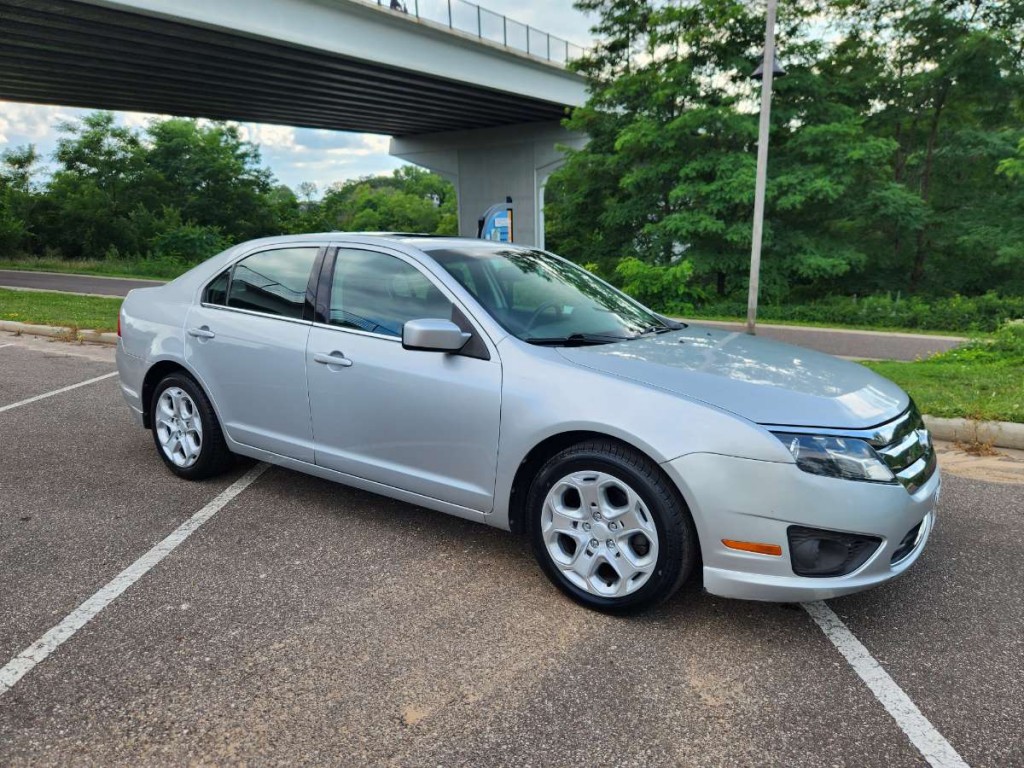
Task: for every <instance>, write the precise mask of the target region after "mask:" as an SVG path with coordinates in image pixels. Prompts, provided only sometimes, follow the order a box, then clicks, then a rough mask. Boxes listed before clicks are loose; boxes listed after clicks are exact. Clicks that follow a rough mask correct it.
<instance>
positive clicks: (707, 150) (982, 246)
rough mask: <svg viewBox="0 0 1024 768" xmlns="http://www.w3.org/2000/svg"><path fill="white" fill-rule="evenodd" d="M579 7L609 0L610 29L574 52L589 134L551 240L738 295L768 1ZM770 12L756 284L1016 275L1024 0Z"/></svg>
mask: <svg viewBox="0 0 1024 768" xmlns="http://www.w3.org/2000/svg"><path fill="white" fill-rule="evenodd" d="M577 7H579V8H581V9H583V10H586V11H590V12H596V13H598V14H599V15H600V20H599V22H598V24H597V26H596V27H595V31H596V32H597V33H598V34H599V35H600V39H601V41H600V42H599V44H598V45H597V47H596V48H595V49H594V51H593V52H592V53H590V54H589V55H588V56H586V57H585V58H584V59H582V60H581V61H580V62H579V63H578V64H577V65H576V67H577V69H578V70H579V71H580V72H581V73H583V74H584V75H585V76H586V77H587V80H588V84H589V88H590V97H589V99H588V102H587V104H586V105H585V106H583V107H582V108H580V109H577V110H576V111H575V112H574V113H573V114H572V116H571V117H570V118H569V119H568V120H567V121H566V122H567V125H568V127H570V128H572V129H574V130H579V131H583V132H586V133H587V134H589V136H590V138H591V140H590V143H589V144H588V146H587V147H586V148H585V149H583V150H580V151H578V152H572V153H570V154H569V157H568V159H567V162H566V164H565V166H564V167H563V168H562V169H561V170H560V171H559V172H558V173H556V174H555V176H554V177H553V178H552V179H551V181H550V182H549V186H548V200H549V204H548V209H547V221H548V225H549V241H550V242H551V243H552V245H553V246H554V247H556V248H558V249H561V250H562V251H563V252H565V253H566V254H567V255H569V256H570V257H572V258H575V259H576V260H578V261H580V262H583V263H594V264H596V265H597V266H598V268H599V269H601V271H602V272H604V273H605V274H606V275H610V276H614V274H615V272H614V268H615V265H616V264H617V263H618V262H619V261H620V260H622V259H627V258H639V259H641V260H643V261H645V262H647V263H650V264H653V265H655V266H658V265H661V266H662V267H665V266H667V265H669V264H674V263H677V262H678V261H679V260H681V259H685V260H686V261H688V262H690V263H692V265H693V275H694V279H695V280H697V281H698V288H700V287H701V286H703V287H704V289H706V290H711V291H713V292H714V293H716V294H718V295H720V296H739V295H742V294H743V293H745V290H746V273H747V265H748V263H749V244H750V230H751V227H750V220H751V215H752V205H753V188H754V155H755V149H756V140H757V138H756V121H755V116H754V112H755V110H756V108H757V93H756V90H755V89H756V83H753V82H752V81H751V80H750V79H749V73H750V71H751V69H752V68H753V65H754V62H755V61H756V59H757V58H758V57H759V56H760V53H761V46H762V45H763V42H762V40H763V38H762V35H763V8H761V7H758V6H757V5H755V4H750V3H746V2H739V1H734V0H680V1H679V2H671V3H670V2H652V1H650V0H581V1H580V2H577ZM781 12H782V16H781V17H780V22H779V34H778V40H779V42H778V50H779V53H780V58H781V60H782V63H783V64H784V65H785V68H786V69H787V71H788V74H787V76H786V77H785V78H783V79H780V80H777V82H776V96H775V99H774V103H773V111H772V127H771V151H770V153H769V177H768V178H769V183H768V198H767V209H766V222H765V225H766V231H765V247H764V261H763V264H762V286H763V288H762V290H763V292H764V294H765V295H766V297H767V298H768V299H770V300H771V299H774V300H781V299H782V298H784V297H786V296H793V295H795V296H797V297H800V296H817V295H820V294H822V293H827V292H831V291H847V292H850V291H852V292H864V291H865V290H871V289H883V290H892V289H893V288H894V287H895V288H898V289H922V288H924V289H927V290H930V291H939V292H942V291H950V290H963V291H969V292H981V291H983V290H985V288H986V287H989V288H990V287H992V284H993V281H992V278H993V277H995V276H998V278H999V280H1000V283H1001V284H1003V285H1008V284H1010V283H1012V281H1013V275H1011V273H1010V270H1011V269H1013V268H1015V267H1017V266H1019V265H1018V263H1017V262H1016V261H1015V259H1016V257H1015V256H1014V254H1016V253H1019V252H1020V250H1021V248H1020V243H1021V241H1020V239H1019V234H1018V233H1019V227H1017V226H1016V224H1015V223H1012V222H1009V221H1007V220H1006V217H1005V216H1000V214H999V209H1000V208H1003V210H1004V211H1005V210H1006V206H1007V205H1009V206H1010V210H1014V211H1020V209H1019V208H1015V207H1014V206H1015V205H1016V204H1017V203H1015V202H1014V201H1016V200H1018V199H1019V198H1018V197H1016V196H1015V192H1014V190H1015V188H1016V187H1015V182H1014V180H1013V178H1012V175H1011V174H1010V173H1009V172H1006V173H1004V174H1003V175H1002V176H998V178H997V173H996V168H997V167H999V163H1000V162H1002V161H1005V160H1006V159H1007V158H1008V157H1009V156H1010V155H1012V152H1013V148H1014V146H1015V144H1016V142H1017V140H1018V138H1020V136H1021V135H1022V134H1021V125H1022V120H1021V117H1022V115H1021V104H1022V100H1021V99H1020V94H1021V92H1022V84H1024V81H1022V78H1021V73H1022V68H1021V64H1022V60H1024V51H1022V43H1021V35H1022V33H1024V0H1011V1H1010V2H1005V3H1001V2H995V1H994V0H972V2H957V1H955V0H948V1H946V2H941V3H935V2H926V0H795V1H794V2H787V3H784V4H783V5H782V8H781ZM1007 167H1009V166H1007ZM1017 220H1019V217H1018V219H1017ZM951 278H952V279H951Z"/></svg>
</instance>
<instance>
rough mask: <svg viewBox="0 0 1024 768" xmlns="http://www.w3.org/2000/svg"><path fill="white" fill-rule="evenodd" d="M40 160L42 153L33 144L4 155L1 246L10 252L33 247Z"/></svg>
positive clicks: (0, 166)
mask: <svg viewBox="0 0 1024 768" xmlns="http://www.w3.org/2000/svg"><path fill="white" fill-rule="evenodd" d="M38 162H39V154H38V153H37V152H36V148H35V147H34V146H33V145H31V144H29V145H28V146H24V147H17V148H15V149H9V150H6V151H4V152H3V153H2V154H0V249H3V251H5V252H7V253H10V252H17V251H21V250H24V249H27V248H29V247H30V244H31V238H32V232H31V229H30V227H31V221H32V219H33V214H34V208H35V204H36V202H37V197H36V194H35V190H34V184H33V178H34V175H35V168H36V164H37V163H38Z"/></svg>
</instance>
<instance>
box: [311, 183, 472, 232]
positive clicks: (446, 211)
mask: <svg viewBox="0 0 1024 768" xmlns="http://www.w3.org/2000/svg"><path fill="white" fill-rule="evenodd" d="M299 227H300V228H304V229H306V230H307V231H309V230H341V231H364V232H381V231H384V232H386V231H393V232H422V233H424V234H439V235H449V234H456V233H457V231H458V219H457V211H456V197H455V188H454V187H453V186H452V185H451V184H450V183H449V182H447V181H445V180H444V179H442V178H441V177H440V176H438V175H436V174H433V173H429V172H428V171H424V170H423V169H421V168H414V167H412V166H406V167H403V168H399V169H398V170H396V171H395V172H394V173H393V174H392V175H391V176H368V177H366V178H362V179H356V180H353V181H347V182H344V183H343V184H339V185H337V186H334V187H332V188H331V189H330V190H328V192H327V194H326V195H324V198H323V200H322V201H321V202H320V203H313V202H308V203H307V204H306V210H305V212H304V214H303V215H302V216H301V217H300V219H299Z"/></svg>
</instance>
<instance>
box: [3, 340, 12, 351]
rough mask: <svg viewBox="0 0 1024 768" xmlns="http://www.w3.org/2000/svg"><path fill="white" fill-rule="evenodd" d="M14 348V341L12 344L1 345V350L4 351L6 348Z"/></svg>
mask: <svg viewBox="0 0 1024 768" xmlns="http://www.w3.org/2000/svg"><path fill="white" fill-rule="evenodd" d="M13 346H14V342H13V341H12V342H11V343H10V344H0V349H3V348H4V347H13Z"/></svg>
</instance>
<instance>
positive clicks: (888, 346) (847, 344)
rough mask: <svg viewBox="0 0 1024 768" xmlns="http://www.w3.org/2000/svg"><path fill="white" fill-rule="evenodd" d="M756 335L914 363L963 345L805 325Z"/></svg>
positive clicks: (763, 328) (949, 339)
mask: <svg viewBox="0 0 1024 768" xmlns="http://www.w3.org/2000/svg"><path fill="white" fill-rule="evenodd" d="M693 322H694V323H699V324H702V325H713V326H716V327H718V328H729V329H733V330H736V331H737V332H743V331H744V326H743V325H741V324H740V323H719V322H712V321H708V320H694V321H693ZM757 334H758V335H759V336H764V337H766V338H769V339H776V340H777V341H785V342H787V343H789V344H796V345H797V346H800V347H807V348H808V349H816V350H818V351H819V352H826V353H828V354H830V355H839V356H840V357H850V358H854V359H858V360H872V359H875V360H917V359H918V358H923V357H929V356H930V355H934V354H936V353H937V352H945V351H946V350H949V349H952V348H953V347H957V346H959V345H960V344H963V343H964V341H965V339H964V338H962V337H960V336H924V335H921V334H914V333H886V332H883V331H848V330H844V329H838V328H809V327H806V326H792V325H771V324H767V325H765V324H760V323H759V324H758V326H757Z"/></svg>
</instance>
